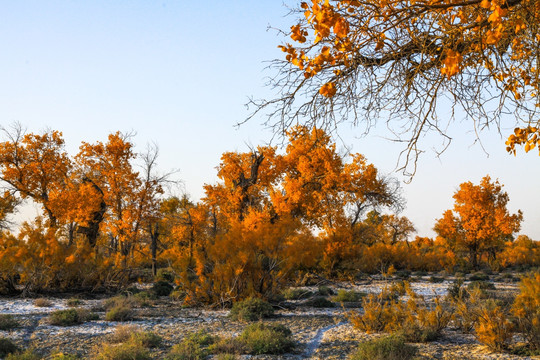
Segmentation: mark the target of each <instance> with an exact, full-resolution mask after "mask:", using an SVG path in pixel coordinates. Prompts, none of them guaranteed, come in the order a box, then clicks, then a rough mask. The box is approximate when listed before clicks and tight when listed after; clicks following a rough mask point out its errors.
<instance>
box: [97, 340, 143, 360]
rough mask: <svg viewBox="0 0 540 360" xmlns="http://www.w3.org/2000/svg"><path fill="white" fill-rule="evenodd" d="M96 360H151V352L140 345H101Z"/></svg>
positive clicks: (129, 343)
mask: <svg viewBox="0 0 540 360" xmlns="http://www.w3.org/2000/svg"><path fill="white" fill-rule="evenodd" d="M94 359H96V360H150V359H151V357H150V352H149V351H148V349H146V348H145V347H143V346H142V345H140V344H137V343H133V342H127V343H123V344H106V343H105V344H101V345H100V346H99V347H96V353H95V355H94Z"/></svg>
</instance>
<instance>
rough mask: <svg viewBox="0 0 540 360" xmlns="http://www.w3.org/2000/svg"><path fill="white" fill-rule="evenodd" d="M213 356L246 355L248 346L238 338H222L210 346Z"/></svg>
mask: <svg viewBox="0 0 540 360" xmlns="http://www.w3.org/2000/svg"><path fill="white" fill-rule="evenodd" d="M210 351H211V352H212V353H213V354H245V353H247V352H248V351H247V350H246V345H245V344H244V343H243V342H242V341H241V340H240V339H239V338H238V337H235V338H221V339H218V340H217V341H216V342H215V343H214V344H212V345H211V346H210Z"/></svg>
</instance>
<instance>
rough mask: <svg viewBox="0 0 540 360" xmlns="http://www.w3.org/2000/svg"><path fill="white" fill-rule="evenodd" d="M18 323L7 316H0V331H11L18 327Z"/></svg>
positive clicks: (11, 316)
mask: <svg viewBox="0 0 540 360" xmlns="http://www.w3.org/2000/svg"><path fill="white" fill-rule="evenodd" d="M19 326H20V324H19V322H18V321H17V320H16V319H15V318H14V317H13V315H9V314H0V330H11V329H14V328H17V327H19Z"/></svg>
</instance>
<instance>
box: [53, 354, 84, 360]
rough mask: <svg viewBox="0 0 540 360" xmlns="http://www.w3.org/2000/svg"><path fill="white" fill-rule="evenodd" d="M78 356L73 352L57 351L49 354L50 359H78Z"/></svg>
mask: <svg viewBox="0 0 540 360" xmlns="http://www.w3.org/2000/svg"><path fill="white" fill-rule="evenodd" d="M78 359H80V358H79V356H77V355H73V354H64V353H58V354H54V355H52V356H51V358H50V360H78Z"/></svg>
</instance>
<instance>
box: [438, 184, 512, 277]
mask: <svg viewBox="0 0 540 360" xmlns="http://www.w3.org/2000/svg"><path fill="white" fill-rule="evenodd" d="M454 199H455V204H454V209H453V210H447V211H445V212H444V214H443V216H442V218H440V219H438V220H437V222H436V224H435V228H434V230H435V231H436V232H437V234H438V235H439V236H441V237H442V238H444V239H445V240H446V242H447V243H448V244H449V245H450V247H452V250H454V251H456V252H459V251H462V252H465V253H468V257H469V260H470V261H471V263H472V265H473V267H475V268H476V267H477V266H478V259H479V257H480V256H481V255H482V254H488V256H491V257H492V258H495V255H496V253H497V252H499V251H501V250H502V249H503V247H504V243H505V242H506V241H509V240H513V234H514V233H516V232H517V231H519V229H520V225H521V221H522V220H523V214H522V213H521V210H518V212H517V214H510V212H509V211H508V208H507V205H508V201H509V197H508V194H507V193H506V192H504V191H503V190H502V185H501V184H499V182H498V181H495V182H492V181H491V178H490V177H489V176H485V177H484V178H483V179H482V181H481V182H480V184H479V185H474V184H473V183H471V182H470V181H468V182H465V183H463V184H461V185H460V186H459V190H458V191H456V193H455V194H454Z"/></svg>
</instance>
